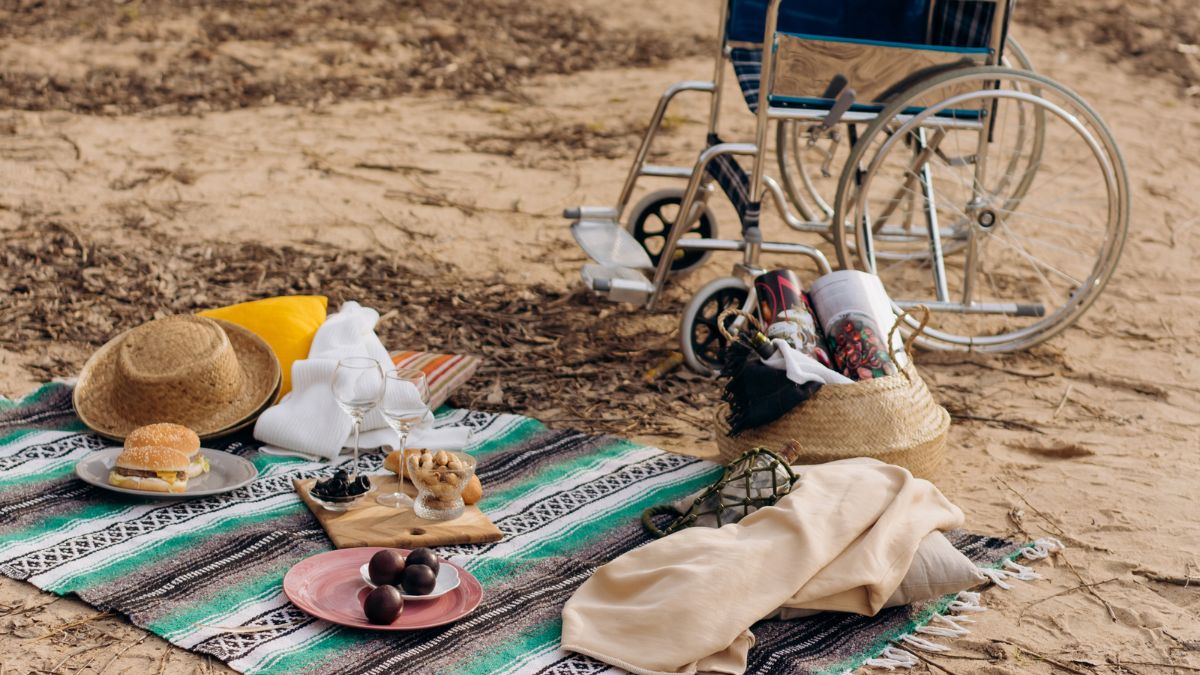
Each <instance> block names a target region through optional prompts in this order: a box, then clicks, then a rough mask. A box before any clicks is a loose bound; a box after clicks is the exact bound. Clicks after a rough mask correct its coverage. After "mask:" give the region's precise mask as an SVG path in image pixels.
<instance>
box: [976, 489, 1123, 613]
mask: <svg viewBox="0 0 1200 675" xmlns="http://www.w3.org/2000/svg"><path fill="white" fill-rule="evenodd" d="M996 480H997V481H999V483H1000V484H1001V485H1003V486H1004V487H1006V488H1008V490H1009V491H1010V492H1012V493H1013V494H1015V495H1016V496H1017V497H1019V498H1020V499H1021V501H1022V502H1025V505H1026V506H1028V507H1029V508H1030V509H1032V510H1033V512H1034V513H1036V514H1037V515H1038V517H1040V518H1041V519H1042V520H1044V521H1046V523H1048V524H1049V525H1050V526H1052V527H1053V528H1054V530H1055V533H1056V534H1058V535H1059V536H1063V537H1066V536H1068V535H1067V533H1066V532H1065V531H1064V530H1063V529H1062V526H1060V525H1059V524H1058V523H1056V522H1054V520H1052V519H1051V518H1050V516H1048V515H1046V514H1045V512H1043V511H1042V510H1041V509H1039V508H1038V507H1036V506H1034V505H1033V503H1032V502H1030V501H1029V498H1028V497H1026V496H1025V495H1024V494H1022V493H1021V492H1020V491H1019V490H1017V489H1016V488H1014V487H1013V486H1011V485H1009V484H1008V481H1006V480H1004V479H1003V478H1000V477H999V476H997V477H996ZM1058 556H1059V557H1060V558H1061V559H1062V561H1063V563H1064V564H1066V566H1067V568H1068V569H1070V570H1071V573H1072V574H1074V575H1075V578H1076V579H1079V583H1080V584H1081V586H1080V587H1081V588H1084V589H1086V590H1087V592H1088V594H1090V595H1091V596H1093V597H1095V598H1096V599H1097V600H1099V601H1100V604H1102V605H1104V609H1105V610H1107V611H1108V616H1109V618H1110V619H1112V620H1113V621H1116V620H1117V612H1116V610H1114V609H1113V607H1112V605H1111V604H1109V602H1108V600H1105V599H1104V596H1102V595H1100V592H1099V591H1097V590H1096V586H1097V584H1094V583H1092V582H1089V581H1088V580H1087V579H1084V578H1083V575H1082V574H1080V573H1079V569H1078V568H1076V567H1075V565H1074V564H1073V563H1072V562H1071V559H1070V558H1068V557H1067V555H1066V553H1064V552H1062V551H1059V552H1058Z"/></svg>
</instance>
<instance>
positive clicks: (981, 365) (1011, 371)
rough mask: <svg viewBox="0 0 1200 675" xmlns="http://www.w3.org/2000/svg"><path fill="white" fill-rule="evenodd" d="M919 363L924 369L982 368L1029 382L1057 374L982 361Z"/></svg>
mask: <svg viewBox="0 0 1200 675" xmlns="http://www.w3.org/2000/svg"><path fill="white" fill-rule="evenodd" d="M921 363H922V367H924V368H929V367H938V366H975V367H976V368H984V369H987V370H994V371H996V372H998V373H1006V374H1008V375H1015V376H1017V377H1024V378H1028V379H1031V380H1040V379H1043V378H1047V377H1054V376H1055V375H1057V374H1058V373H1055V372H1053V371H1051V372H1045V373H1031V372H1028V371H1025V370H1015V369H1012V368H1005V367H1004V366H997V365H993V364H991V363H986V362H983V361H969V360H964V361H931V362H929V363H925V362H924V361H922V362H921Z"/></svg>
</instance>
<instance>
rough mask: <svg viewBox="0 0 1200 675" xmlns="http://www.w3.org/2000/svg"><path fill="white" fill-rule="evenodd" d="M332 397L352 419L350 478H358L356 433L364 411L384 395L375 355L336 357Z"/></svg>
mask: <svg viewBox="0 0 1200 675" xmlns="http://www.w3.org/2000/svg"><path fill="white" fill-rule="evenodd" d="M330 387H331V388H332V389H333V399H334V400H335V401H337V404H338V407H340V408H341V409H342V410H343V411H344V412H345V413H346V414H347V415H349V416H350V419H352V420H354V464H353V474H352V476H351V480H352V481H353V480H357V479H358V436H359V433H361V431H362V421H363V418H364V417H366V415H367V413H369V412H371V410H372V409H374V408H375V406H376V405H378V404H379V399H380V397H382V396H383V368H381V367H380V366H379V362H378V361H376V360H375V359H372V358H368V357H365V356H352V357H350V358H346V359H342V360H340V361H338V364H337V368H335V369H334V370H333V382H332V383H331V384H330Z"/></svg>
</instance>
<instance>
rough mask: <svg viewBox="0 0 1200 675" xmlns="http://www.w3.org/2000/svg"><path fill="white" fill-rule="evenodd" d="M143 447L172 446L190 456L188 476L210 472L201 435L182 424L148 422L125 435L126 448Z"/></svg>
mask: <svg viewBox="0 0 1200 675" xmlns="http://www.w3.org/2000/svg"><path fill="white" fill-rule="evenodd" d="M142 447H159V448H171V449H173V450H178V451H179V452H182V453H183V454H184V455H186V456H187V458H188V462H189V464H188V470H187V471H188V478H195V477H196V476H199V475H201V474H205V473H208V470H209V465H208V459H207V458H205V457H204V455H202V454H200V437H199V436H197V435H196V432H194V431H192V430H191V429H189V428H187V427H185V426H183V425H180V424H170V423H162V424H148V425H146V426H144V427H138V428H137V429H134V430H133V431H131V432H129V435H128V436H126V437H125V449H126V450H132V449H133V448H142Z"/></svg>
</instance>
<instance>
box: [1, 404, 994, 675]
mask: <svg viewBox="0 0 1200 675" xmlns="http://www.w3.org/2000/svg"><path fill="white" fill-rule="evenodd" d="M437 424H439V425H444V424H466V425H469V426H471V427H472V428H474V430H475V435H474V440H473V442H472V446H471V447H470V448H469V449H468V451H469V452H470V453H471V454H473V455H475V456H476V457H477V458H478V460H479V464H478V471H479V474H480V477H481V479H482V481H483V484H484V485H485V486H486V488H487V496H486V497H485V499H484V501H483V502H481V504H480V506H481V507H482V509H483V510H484V512H485V513H487V514H488V516H489V517H490V518H491V519H492V520H493V521H494V522H495V523H496V525H497V526H498V527H499V528H500V529H501V531H503V533H504V535H505V536H504V539H503V540H502V541H500V542H496V543H493V544H484V545H471V546H460V547H443V548H441V549H439V553H440V554H442V555H447V556H450V557H451V558H452V559H453V560H454V561H455V562H457V563H459V564H461V565H463V566H464V567H466V568H467V569H469V570H470V571H471V572H472V573H473V574H474V575H475V576H476V577H478V578H479V580H480V582H481V583H482V584H483V586H484V589H485V596H484V599H483V603H482V604H481V605H480V607H479V608H478V609H477V610H476V611H475V612H473V613H472V614H471V615H470V616H468V617H466V618H464V619H462V620H460V621H459V622H457V623H455V624H452V625H450V626H445V627H441V628H435V629H429V630H425V631H419V632H413V633H406V634H400V635H396V634H386V635H384V634H379V633H374V632H370V631H359V630H353V629H346V628H340V627H338V626H335V625H331V624H329V623H326V622H324V621H318V620H315V619H312V618H310V617H308V616H307V615H305V614H303V613H302V612H300V611H299V610H298V609H296V608H295V607H293V606H292V605H291V604H290V603H289V602H288V601H287V598H286V597H284V595H283V592H282V588H281V582H282V578H283V575H284V573H285V572H287V570H288V569H289V568H290V567H291V566H292V565H293V564H295V563H296V562H297V561H299V560H301V559H303V558H305V557H307V556H310V555H313V554H315V553H319V552H322V551H326V550H329V548H330V543H329V540H328V539H327V538H326V537H325V534H324V533H323V531H322V530H321V528H320V526H319V525H318V524H317V522H316V520H315V519H314V518H313V516H312V515H311V514H310V513H309V512H308V510H307V509H306V508H305V506H304V505H303V503H301V501H300V500H299V499H298V498H297V496H296V495H295V493H294V492H293V490H292V479H293V478H296V477H313V476H319V475H326V474H328V473H329V472H330V471H332V468H331V467H330V466H329V465H328V464H318V463H313V462H307V461H303V460H299V459H293V458H282V457H272V456H267V455H264V454H262V453H260V452H258V451H257V448H256V445H255V443H254V441H253V439H252V438H250V437H249V436H238V437H234V438H230V439H224V440H222V441H220V442H213V443H209V444H208V445H209V447H216V448H218V449H223V450H226V451H228V452H232V453H236V454H238V455H241V456H243V457H246V458H247V459H249V460H250V461H252V462H253V463H254V464H255V466H257V468H258V470H259V473H260V475H259V478H258V479H257V480H256V481H255V482H253V483H252V484H250V485H248V486H246V487H244V488H241V489H239V490H237V491H235V492H232V493H229V494H226V495H221V496H216V497H207V498H200V499H193V500H188V501H158V500H145V499H140V498H127V497H124V496H122V495H118V494H115V493H111V492H108V491H106V490H102V489H98V488H94V487H92V486H89V485H87V484H85V483H83V482H82V481H79V480H76V479H74V478H73V473H72V471H73V467H74V464H75V463H76V462H77V461H78V460H79V459H81V458H83V457H84V456H86V455H87V453H89V452H92V451H94V450H97V449H100V448H103V447H105V446H106V441H104V440H103V439H101V438H99V437H97V436H94V435H92V434H89V433H87V431H86V429H85V428H84V427H83V426H82V425H81V423H80V422H79V421H78V419H77V418H75V416H74V414H73V413H72V410H71V404H70V388H69V387H68V386H66V385H61V384H49V385H46V386H44V387H42V388H41V389H39V390H38V391H37V392H35V393H34V394H32V395H30V396H29V397H27V398H25V399H24V400H21V401H8V400H4V399H0V573H3V574H4V575H6V576H9V577H12V578H15V579H23V580H26V581H29V582H30V583H33V584H34V585H36V586H38V587H39V588H42V589H45V590H48V591H51V592H54V593H58V594H67V593H75V594H77V595H78V596H79V597H80V598H82V599H83V600H84V601H86V602H88V603H90V604H92V605H94V606H95V607H98V608H101V609H105V610H111V611H116V612H120V613H123V614H126V615H128V616H129V618H130V620H131V621H132V622H133V623H135V624H136V625H138V626H141V627H143V628H145V629H147V630H149V631H151V632H153V633H155V634H157V635H160V636H162V637H164V638H166V639H167V640H169V641H171V642H173V643H174V644H176V645H179V646H181V647H184V648H186V649H190V650H192V651H195V652H200V653H205V654H211V655H213V656H215V657H216V658H219V659H221V660H222V661H225V662H226V663H228V664H229V665H230V666H231V667H233V668H235V669H237V670H239V671H242V672H246V673H268V672H271V673H285V672H286V673H297V672H301V673H302V672H311V673H335V672H337V673H391V672H420V673H425V672H439V673H445V672H455V673H460V672H461V673H504V672H555V673H599V672H604V671H606V670H608V668H607V667H606V666H605V665H604V664H600V663H598V662H596V661H593V660H591V659H588V658H585V657H581V656H577V655H573V654H569V653H566V652H563V651H561V650H560V649H559V648H558V643H559V635H560V613H561V609H562V605H563V603H564V602H565V601H566V600H567V598H569V597H570V595H571V593H572V592H573V591H574V589H575V588H577V587H578V586H579V585H580V584H581V583H582V582H583V581H584V580H585V579H586V578H587V577H588V576H589V575H590V574H591V573H592V571H593V570H594V569H595V568H596V567H597V566H598V565H600V564H602V563H603V562H605V561H607V560H611V559H612V558H614V557H616V556H617V555H620V554H621V553H622V552H624V551H627V550H629V549H631V548H633V547H635V546H638V545H640V544H642V543H644V542H645V541H646V540H647V539H646V536H645V535H644V534H643V533H642V530H641V527H640V524H639V520H638V516H639V514H640V513H641V512H642V510H643V509H645V508H646V507H648V506H651V505H655V504H661V503H664V502H668V501H671V500H673V499H676V498H679V497H680V496H682V495H685V494H687V493H689V492H691V491H694V490H697V489H699V488H701V487H702V486H704V485H705V484H707V483H710V482H711V481H713V480H714V479H715V478H716V477H717V476H718V475H719V473H720V467H718V466H715V465H713V464H710V463H706V462H702V461H698V460H695V459H691V458H687V457H683V456H680V455H674V454H669V453H666V452H663V451H661V450H657V449H655V448H650V447H642V446H638V445H635V444H632V443H630V442H628V441H624V440H620V439H617V438H612V437H606V436H591V435H587V434H583V433H580V432H577V431H570V430H551V429H548V428H546V427H545V426H543V425H542V424H541V423H539V422H537V421H536V420H532V419H529V418H526V417H520V416H517V415H502V414H492V413H480V412H472V411H466V410H451V409H445V408H443V409H442V410H440V411H439V413H438V415H437ZM380 461H381V457H380V456H379V455H378V454H366V455H364V457H363V459H362V462H363V464H364V466H363V468H364V469H373V468H377V467H378V465H379V463H380ZM952 541H954V542H955V544H956V545H957V546H959V548H960V549H962V550H964V551H965V552H966V553H967V554H968V555H969V556H970V557H972V558H973V559H975V560H977V561H979V562H981V563H984V562H986V563H995V562H997V561H1000V560H1002V559H1003V558H1004V557H1006V556H1008V555H1010V554H1011V553H1012V551H1013V550H1015V548H1016V547H1015V545H1013V544H1012V542H1008V541H1004V540H998V539H990V538H986V537H978V536H974V535H968V534H960V535H956V536H954V537H952ZM946 602H948V599H947V600H946V601H944V602H943V603H941V604H940V607H944V606H945V603H946ZM938 608H939V605H938V603H930V604H929V605H927V606H923V607H913V608H897V609H894V610H887V611H885V612H882V613H880V614H879V615H878V616H876V617H870V618H867V617H858V616H852V615H841V614H828V615H821V616H818V617H814V618H812V619H806V620H802V621H791V622H764V623H762V624H760V625H759V626H757V627H756V628H755V633H756V635H757V636H758V645H757V646H756V648H755V649H754V651H753V652H752V653H751V663H750V666H751V669H752V670H753V671H755V672H840V671H843V670H845V669H848V668H853V667H856V666H857V665H859V664H861V663H863V661H864V660H865V659H867V658H869V657H871V656H874V655H876V654H878V653H879V652H880V650H882V649H883V648H884V647H885V646H886V645H887V643H888V642H887V641H888V640H889V639H894V638H895V637H898V636H900V635H903V634H906V633H908V632H911V631H912V630H913V629H914V628H915V627H916V626H917V625H919V624H921V623H923V622H924V621H925V620H927V619H928V617H929V616H930V615H931V614H932V612H933V611H936V610H937V609H938Z"/></svg>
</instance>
